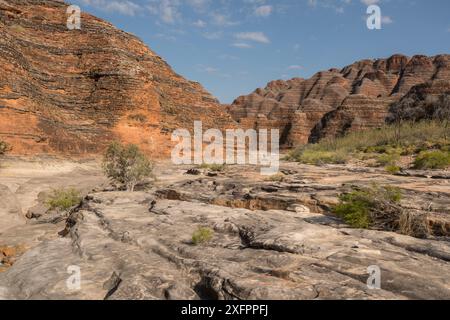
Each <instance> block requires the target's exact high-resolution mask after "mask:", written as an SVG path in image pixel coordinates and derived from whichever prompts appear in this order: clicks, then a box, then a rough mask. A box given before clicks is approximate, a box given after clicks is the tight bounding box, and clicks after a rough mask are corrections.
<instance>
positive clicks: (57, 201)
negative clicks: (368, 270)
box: [46, 188, 82, 210]
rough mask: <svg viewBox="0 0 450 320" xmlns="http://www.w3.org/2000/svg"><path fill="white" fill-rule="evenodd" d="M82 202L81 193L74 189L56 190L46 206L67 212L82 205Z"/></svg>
mask: <svg viewBox="0 0 450 320" xmlns="http://www.w3.org/2000/svg"><path fill="white" fill-rule="evenodd" d="M81 200H82V198H81V194H80V192H79V191H78V190H76V189H74V188H69V189H55V190H53V193H52V194H51V195H50V196H49V197H48V199H47V202H46V204H47V205H48V206H49V208H50V209H59V210H67V209H69V208H72V207H74V206H77V205H78V204H80V202H81Z"/></svg>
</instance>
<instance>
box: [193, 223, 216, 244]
mask: <svg viewBox="0 0 450 320" xmlns="http://www.w3.org/2000/svg"><path fill="white" fill-rule="evenodd" d="M213 236H214V231H213V230H211V229H209V228H204V227H202V228H198V229H197V230H196V231H195V232H194V234H193V235H192V243H193V244H194V245H199V244H204V243H207V242H209V241H211V239H212V238H213Z"/></svg>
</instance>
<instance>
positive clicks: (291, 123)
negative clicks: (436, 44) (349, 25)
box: [228, 55, 450, 146]
mask: <svg viewBox="0 0 450 320" xmlns="http://www.w3.org/2000/svg"><path fill="white" fill-rule="evenodd" d="M425 83H428V84H427V85H426V86H425V88H428V87H431V88H433V94H435V95H436V94H448V92H449V88H450V55H439V56H435V57H426V56H414V57H411V58H410V57H406V56H403V55H394V56H392V57H390V58H388V59H378V60H363V61H359V62H355V63H354V64H352V65H349V66H347V67H345V68H343V69H342V70H337V69H330V70H328V71H322V72H318V73H317V74H315V75H314V76H313V77H312V78H310V79H306V80H305V79H300V78H294V79H291V80H287V81H282V80H278V81H273V82H271V83H269V84H268V85H267V86H266V87H265V88H259V89H257V90H255V92H253V93H251V94H250V95H248V96H241V97H239V98H237V99H236V100H235V101H234V103H233V104H232V105H231V106H229V107H228V109H229V111H230V113H231V115H232V116H233V118H234V119H235V120H236V121H238V122H239V123H240V124H241V125H242V126H244V127H246V128H269V129H270V128H278V129H280V130H281V132H282V135H281V136H282V141H281V142H282V143H283V144H284V145H285V146H292V145H298V144H305V143H308V142H316V141H317V140H318V139H320V138H323V137H327V136H336V135H341V134H343V133H346V132H348V131H356V130H363V129H366V128H373V127H379V126H380V125H381V124H383V123H384V122H385V120H386V117H387V116H388V115H389V109H390V106H391V105H392V104H393V103H395V102H398V101H399V100H400V99H401V98H402V97H404V96H405V95H407V94H409V95H412V94H414V92H416V91H417V90H420V89H421V88H422V87H423V86H424V84H425ZM410 91H411V93H410ZM422 91H426V90H422ZM429 91H430V90H429Z"/></svg>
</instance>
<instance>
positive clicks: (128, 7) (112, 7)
mask: <svg viewBox="0 0 450 320" xmlns="http://www.w3.org/2000/svg"><path fill="white" fill-rule="evenodd" d="M82 2H83V4H85V5H88V6H92V7H96V8H99V9H102V10H105V11H109V12H117V13H120V14H123V15H127V16H134V15H135V14H136V13H137V12H138V11H139V10H140V9H141V7H140V6H139V5H138V4H136V3H134V2H132V1H128V0H124V1H116V0H114V1H107V0H82Z"/></svg>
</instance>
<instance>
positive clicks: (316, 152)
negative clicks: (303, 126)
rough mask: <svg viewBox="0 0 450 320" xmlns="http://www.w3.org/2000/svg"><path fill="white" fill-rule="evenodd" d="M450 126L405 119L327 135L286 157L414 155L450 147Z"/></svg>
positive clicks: (328, 159) (325, 159)
mask: <svg viewBox="0 0 450 320" xmlns="http://www.w3.org/2000/svg"><path fill="white" fill-rule="evenodd" d="M449 136H450V126H445V125H444V124H443V122H442V121H438V120H433V121H421V122H405V123H401V124H400V125H399V124H395V125H384V126H383V127H381V128H377V129H368V130H365V131H361V132H351V133H349V134H347V135H345V136H343V137H338V138H325V139H322V140H321V141H319V142H318V143H316V144H309V145H306V146H305V145H304V146H300V147H298V148H296V149H295V150H293V151H292V152H290V153H289V155H288V156H287V157H286V160H292V161H299V162H305V163H312V164H316V163H340V162H342V161H344V162H345V161H346V160H347V159H349V157H350V156H351V155H353V154H357V153H361V152H363V153H368V154H402V155H411V154H414V153H417V152H420V151H423V150H429V149H432V148H437V149H441V150H446V148H449V145H450V141H449V139H448V137H449Z"/></svg>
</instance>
